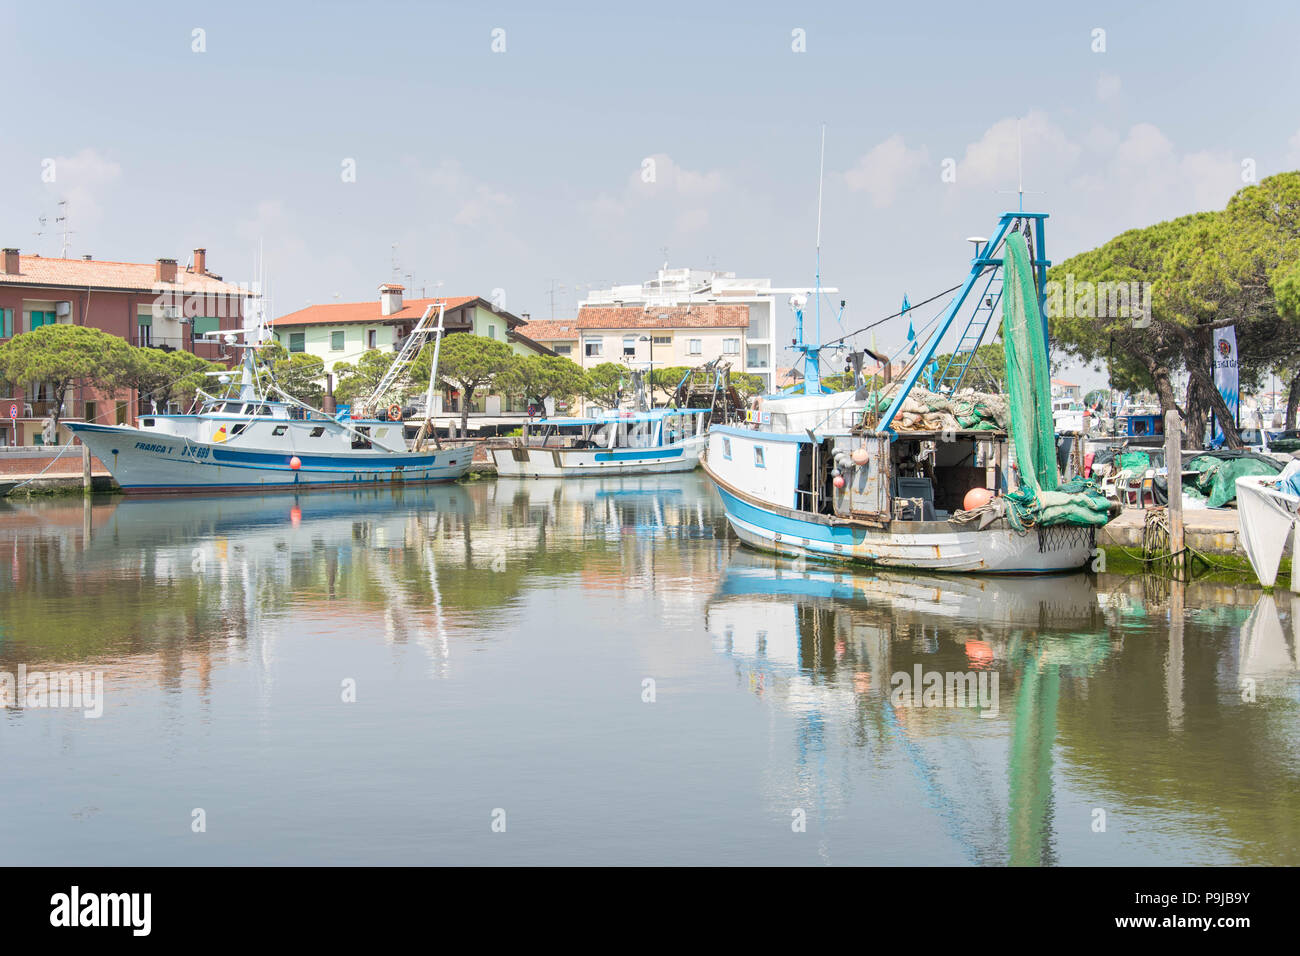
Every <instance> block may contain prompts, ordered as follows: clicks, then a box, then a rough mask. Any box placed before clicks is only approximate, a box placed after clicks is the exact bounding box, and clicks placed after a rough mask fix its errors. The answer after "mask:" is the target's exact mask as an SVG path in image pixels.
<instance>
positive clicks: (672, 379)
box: [650, 365, 691, 398]
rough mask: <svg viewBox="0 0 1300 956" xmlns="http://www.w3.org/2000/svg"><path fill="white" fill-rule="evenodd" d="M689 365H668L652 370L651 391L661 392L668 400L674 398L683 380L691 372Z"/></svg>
mask: <svg viewBox="0 0 1300 956" xmlns="http://www.w3.org/2000/svg"><path fill="white" fill-rule="evenodd" d="M690 370H691V369H690V366H689V365H668V366H665V367H664V368H656V369H651V370H650V389H651V392H652V393H653V392H656V391H657V392H660V393H661V394H663V395H664V396H666V397H667V398H672V395H673V392H674V391H676V389H677V386H678V385H680V384H681V382H682V379H684V378H685V377H686V373H687V372H689V371H690Z"/></svg>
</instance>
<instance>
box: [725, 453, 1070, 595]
mask: <svg viewBox="0 0 1300 956" xmlns="http://www.w3.org/2000/svg"><path fill="white" fill-rule="evenodd" d="M703 467H704V473H705V474H706V475H707V476H708V478H709V480H710V481H711V482H712V483H713V486H714V488H715V489H717V492H718V495H719V496H720V497H721V498H722V504H723V507H724V509H725V510H726V514H727V521H728V522H729V523H730V525H731V528H732V530H733V531H735V533H736V536H737V537H738V538H740V540H741V541H742V542H743V543H744V544H746V545H748V546H749V547H751V548H755V549H758V550H761V551H769V552H773V553H776V554H783V555H787V556H791V557H802V558H812V559H815V560H818V561H830V562H838V563H845V564H865V565H874V566H878V567H888V568H916V569H922V570H927V571H944V572H964V573H979V574H1055V573H1060V572H1063V571H1076V570H1078V569H1080V568H1083V567H1085V566H1087V565H1088V564H1089V563H1090V562H1091V560H1092V558H1093V557H1094V555H1095V553H1096V533H1095V530H1094V529H1092V528H1085V527H1074V526H1065V527H1056V528H1043V529H1037V530H1032V531H1030V532H1029V533H1027V534H1019V533H1018V532H1016V531H1014V530H1012V529H1010V528H990V529H986V530H983V531H979V530H958V529H954V528H952V527H951V526H950V525H948V524H947V522H936V521H926V522H920V521H917V522H911V521H906V522H904V521H900V522H894V524H893V526H892V527H891V529H890V530H876V529H874V528H871V527H868V526H867V525H865V524H862V523H860V522H853V521H844V520H832V519H830V518H827V517H825V516H822V515H810V514H807V513H801V512H797V511H794V510H792V509H788V508H777V507H775V506H773V505H770V504H766V503H764V502H762V501H759V500H758V499H755V498H752V497H750V496H749V495H746V494H744V492H742V491H740V490H739V489H737V488H735V487H732V486H731V485H729V484H728V483H727V482H726V481H724V480H722V479H721V478H719V477H718V476H717V475H716V474H715V473H713V472H712V471H711V470H710V469H709V466H708V463H707V462H705V463H704V466H703Z"/></svg>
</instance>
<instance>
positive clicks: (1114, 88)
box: [1097, 73, 1123, 103]
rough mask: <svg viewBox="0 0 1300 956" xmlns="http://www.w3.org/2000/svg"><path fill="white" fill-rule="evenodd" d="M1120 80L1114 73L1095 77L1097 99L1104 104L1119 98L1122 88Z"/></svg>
mask: <svg viewBox="0 0 1300 956" xmlns="http://www.w3.org/2000/svg"><path fill="white" fill-rule="evenodd" d="M1122 85H1123V84H1122V83H1121V82H1120V78H1119V77H1118V76H1116V75H1115V74H1114V73H1103V74H1101V75H1100V76H1099V77H1097V99H1099V100H1101V101H1102V102H1103V103H1105V102H1106V101H1107V100H1113V99H1114V98H1115V97H1117V96H1119V93H1120V89H1121V87H1122Z"/></svg>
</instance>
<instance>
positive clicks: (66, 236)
mask: <svg viewBox="0 0 1300 956" xmlns="http://www.w3.org/2000/svg"><path fill="white" fill-rule="evenodd" d="M59 206H60V207H62V211H61V215H58V216H55V217H54V221H55V222H56V223H60V222H61V223H63V242H62V245H61V246H60V247H59V258H60V259H66V258H68V246H69V245H70V244H71V243H70V240H71V239H72V237H73V236H75V235H76V233H75V232H73V231H72V230H71V229H70V228H68V226H69V221H68V216H69V213H68V201H67V200H66V199H60V200H59Z"/></svg>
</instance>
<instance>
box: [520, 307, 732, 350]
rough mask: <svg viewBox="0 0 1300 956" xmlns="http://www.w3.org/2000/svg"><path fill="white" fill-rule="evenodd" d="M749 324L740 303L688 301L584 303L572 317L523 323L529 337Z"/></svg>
mask: <svg viewBox="0 0 1300 956" xmlns="http://www.w3.org/2000/svg"><path fill="white" fill-rule="evenodd" d="M748 325H749V307H748V306H744V305H692V306H690V307H689V309H688V308H687V307H686V306H679V307H675V308H651V309H650V311H649V312H647V311H646V310H645V308H644V307H643V306H604V305H584V306H583V307H582V308H580V309H579V310H578V317H577V318H576V319H542V320H537V321H532V322H529V323H528V325H527V326H526V328H527V330H528V335H529V337H530V338H533V339H537V340H539V341H541V340H549V341H552V342H553V341H556V340H557V339H566V338H567V339H575V338H577V337H578V332H579V331H581V330H587V329H602V330H605V329H608V330H613V331H618V330H622V329H743V328H746V327H748Z"/></svg>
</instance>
